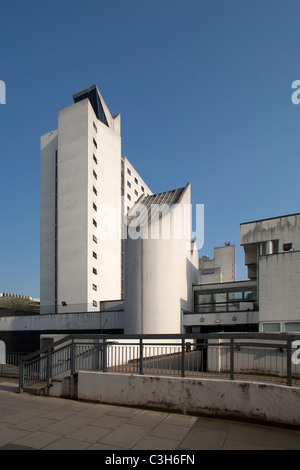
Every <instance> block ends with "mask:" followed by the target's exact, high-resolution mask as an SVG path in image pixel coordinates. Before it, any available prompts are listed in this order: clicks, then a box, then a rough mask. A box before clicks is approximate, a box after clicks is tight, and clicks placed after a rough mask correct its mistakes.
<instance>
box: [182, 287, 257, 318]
mask: <svg viewBox="0 0 300 470" xmlns="http://www.w3.org/2000/svg"><path fill="white" fill-rule="evenodd" d="M258 310H259V309H258V300H257V283H256V282H255V281H241V282H230V283H220V284H210V285H201V286H194V312H193V313H190V312H186V313H184V314H183V325H184V326H201V325H214V324H216V323H222V324H225V325H231V324H232V325H234V324H248V323H252V324H253V323H258Z"/></svg>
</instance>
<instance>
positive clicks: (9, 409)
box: [0, 379, 300, 452]
mask: <svg viewBox="0 0 300 470" xmlns="http://www.w3.org/2000/svg"><path fill="white" fill-rule="evenodd" d="M5 383H6V385H7V380H6V381H5ZM0 384H1V379H0ZM2 384H3V381H2ZM15 389H16V388H15V387H11V389H9V388H8V387H7V388H6V389H5V390H4V389H2V390H1V389H0V450H23V449H24V450H30V449H45V450H74V449H76V450H85V449H86V450H107V451H110V450H111V451H117V450H127V449H131V450H133V451H138V450H154V451H155V450H161V451H163V450H166V451H167V450H176V449H178V450H186V451H187V452H188V451H195V450H203V449H206V450H217V449H220V450H221V449H222V450H256V449H257V450H271V449H274V450H276V449H278V450H279V449H286V450H290V449H297V450H299V449H300V430H292V429H286V428H282V427H275V426H265V425H258V424H250V423H245V422H236V421H230V420H222V419H215V418H210V417H197V416H188V415H181V414H179V413H178V414H177V413H174V412H172V413H170V412H161V411H151V410H145V409H138V408H129V407H122V406H112V405H105V404H95V403H85V402H76V401H74V400H67V399H63V398H56V397H40V396H34V395H28V394H27V393H22V394H19V393H16V391H15Z"/></svg>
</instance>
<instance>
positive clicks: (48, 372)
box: [47, 349, 51, 387]
mask: <svg viewBox="0 0 300 470" xmlns="http://www.w3.org/2000/svg"><path fill="white" fill-rule="evenodd" d="M50 352H51V350H50V349H49V351H48V354H47V386H48V387H50Z"/></svg>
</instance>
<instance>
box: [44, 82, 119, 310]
mask: <svg viewBox="0 0 300 470" xmlns="http://www.w3.org/2000/svg"><path fill="white" fill-rule="evenodd" d="M73 99H74V104H73V105H71V106H69V107H67V108H64V109H62V110H61V111H59V113H58V129H57V130H55V131H53V132H51V133H50V134H46V135H44V136H42V138H41V313H54V312H55V313H60V312H79V311H82V312H84V311H93V310H99V302H100V301H104V300H117V299H120V297H121V263H120V259H121V185H120V175H121V135H120V127H121V126H120V121H121V119H120V115H117V116H112V115H111V113H110V112H109V110H108V108H107V106H106V104H105V102H104V100H103V98H102V96H101V94H100V93H99V90H98V88H97V87H96V86H92V87H90V88H88V89H86V90H84V91H82V92H80V93H78V94H76V95H74V96H73ZM108 214H109V218H108Z"/></svg>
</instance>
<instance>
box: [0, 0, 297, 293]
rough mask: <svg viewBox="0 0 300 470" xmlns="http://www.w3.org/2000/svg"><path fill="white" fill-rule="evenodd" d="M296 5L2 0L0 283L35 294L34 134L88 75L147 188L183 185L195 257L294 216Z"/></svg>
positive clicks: (251, 0)
mask: <svg viewBox="0 0 300 470" xmlns="http://www.w3.org/2000/svg"><path fill="white" fill-rule="evenodd" d="M299 18H300V2H299V0H280V1H279V0H226V1H225V0H126V1H125V0H86V1H85V2H83V1H77V0H72V1H66V0H60V1H57V0H54V1H51V2H42V1H40V0H39V1H32V0H27V1H23V0H22V1H20V0H16V1H14V2H2V5H1V12H0V38H1V48H0V80H3V81H5V83H6V86H7V98H6V99H7V104H6V105H0V155H1V185H0V188H1V189H0V195H1V230H0V247H1V269H0V292H3V291H4V292H13V293H18V294H26V295H31V296H34V297H39V236H40V234H39V220H40V214H39V207H40V196H39V195H40V136H41V135H42V134H45V133H46V132H48V131H50V130H52V129H56V128H57V112H58V110H59V109H62V108H63V107H65V106H68V105H71V104H72V102H73V100H72V95H73V94H74V93H76V92H78V91H81V90H82V89H84V88H87V87H88V86H91V85H93V84H96V85H97V86H98V87H99V89H100V92H101V94H102V95H103V97H104V99H105V101H106V103H107V105H108V107H109V109H110V111H111V113H112V114H118V113H121V116H122V153H123V155H125V156H126V157H127V158H128V159H129V160H130V161H131V163H132V164H133V165H134V166H135V168H136V169H137V171H138V172H139V173H140V174H141V176H142V177H143V178H144V179H145V180H146V182H147V184H148V185H149V186H150V187H151V189H152V191H153V192H154V193H156V192H162V191H167V190H170V189H175V188H177V187H182V186H184V185H185V184H186V183H187V182H191V186H192V202H193V204H204V205H205V243H204V247H203V249H202V250H201V251H200V256H202V255H203V254H207V255H209V256H213V248H214V247H215V246H222V245H224V242H225V241H227V240H230V241H231V242H232V244H235V245H236V247H237V274H238V278H239V279H245V278H246V271H245V269H244V267H243V265H244V257H243V251H242V249H241V247H240V246H239V242H240V239H239V234H240V233H239V224H240V223H241V222H246V221H251V220H256V219H261V218H267V217H275V216H278V215H284V214H290V213H295V212H300V200H299V181H300V178H299V174H300V159H299V155H300V154H299V150H300V105H298V106H296V105H294V104H292V101H291V94H292V89H291V84H292V82H293V81H294V80H299V79H300V68H299V44H300V27H299Z"/></svg>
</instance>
